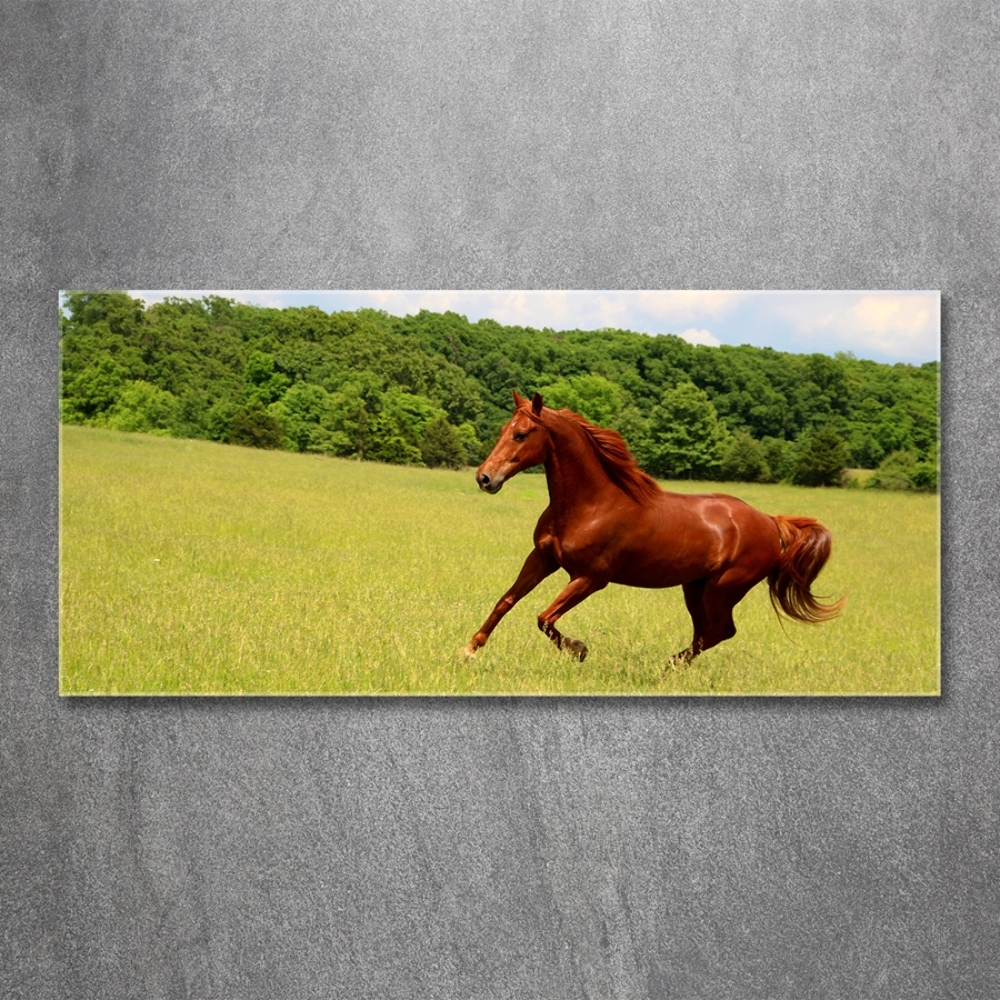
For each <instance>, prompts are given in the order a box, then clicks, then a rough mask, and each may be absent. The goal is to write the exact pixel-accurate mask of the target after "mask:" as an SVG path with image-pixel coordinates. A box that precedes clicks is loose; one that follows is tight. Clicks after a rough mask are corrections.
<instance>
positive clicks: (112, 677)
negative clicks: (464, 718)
mask: <svg viewBox="0 0 1000 1000" xmlns="http://www.w3.org/2000/svg"><path fill="white" fill-rule="evenodd" d="M61 462H62V470H61V475H62V486H61V531H62V539H61V664H60V688H61V691H62V693H64V694H155V693H163V694H195V693H197V694H346V693H353V694H386V693H401V694H532V693H544V694H587V693H592V694H920V695H933V694H937V693H939V677H940V671H939V611H938V608H939V573H938V539H939V505H938V498H937V497H936V496H927V495H910V494H904V493H887V492H881V491H873V490H871V491H866V490H816V489H802V488H797V487H790V486H762V485H746V484H705V483H677V484H665V485H667V486H668V488H673V489H677V490H679V491H691V492H704V491H706V490H719V491H722V492H731V493H736V494H737V495H739V496H741V497H743V498H744V499H745V500H747V501H748V502H749V503H752V504H754V505H755V506H757V507H759V508H760V509H762V510H764V511H766V512H767V513H771V514H776V513H782V514H798V515H807V516H811V517H816V518H818V519H819V520H820V521H822V522H823V523H824V524H826V525H827V526H828V527H829V528H830V530H831V532H832V533H833V539H834V553H833V558H832V559H831V561H830V564H829V565H828V567H827V568H826V570H824V572H823V574H822V575H821V576H820V578H819V580H818V581H817V585H816V587H815V588H814V589H815V591H816V592H817V593H819V594H821V595H824V596H840V595H841V594H844V593H846V594H847V595H848V603H847V608H846V611H845V613H844V614H843V616H842V617H841V618H839V619H838V620H836V621H834V622H831V623H828V624H825V625H821V626H815V627H812V626H806V625H801V624H798V623H796V622H787V623H785V625H784V628H783V627H782V625H781V624H780V623H779V621H778V619H777V617H776V616H775V614H774V612H773V611H772V609H771V606H770V602H769V601H768V598H767V589H766V584H764V585H761V586H759V587H757V588H756V589H755V590H754V591H753V592H751V594H750V595H749V596H748V597H747V598H745V599H744V601H743V602H742V603H741V604H740V605H739V606H738V607H737V609H736V624H737V627H738V629H739V633H738V635H737V636H736V638H735V639H732V640H730V641H729V642H726V643H723V644H722V645H721V646H719V647H717V648H715V649H712V650H709V651H708V652H707V653H705V654H703V655H702V656H701V657H700V658H699V659H697V660H696V661H695V662H694V663H693V664H691V665H690V666H689V667H686V668H684V669H680V670H665V669H664V668H665V664H666V662H667V658H668V656H669V655H670V654H671V653H674V652H676V651H677V650H679V649H681V648H683V647H684V646H686V645H687V643H688V642H689V640H690V629H691V625H690V620H689V618H688V616H687V612H686V610H685V608H684V602H683V596H682V594H681V591H680V590H679V589H674V590H668V591H642V590H633V589H629V588H625V587H615V586H611V587H609V588H608V589H607V590H605V591H603V592H601V593H599V594H596V595H594V596H593V597H591V598H589V599H588V600H587V601H586V602H584V603H583V604H582V605H580V606H579V607H578V608H575V609H574V610H573V611H572V612H570V613H569V614H568V615H567V616H566V618H565V619H564V620H563V622H564V625H565V629H564V630H565V631H566V632H568V633H569V634H570V635H572V636H575V637H579V638H581V639H583V640H584V641H585V642H586V643H587V644H588V646H589V647H590V655H589V656H588V658H587V660H586V661H585V662H584V663H582V664H581V663H577V662H576V661H575V660H572V659H571V658H570V657H569V656H567V655H565V654H562V653H560V652H559V651H557V650H556V649H555V648H554V647H553V646H552V644H551V643H549V642H548V640H546V639H545V638H544V637H543V636H542V635H541V634H540V633H539V632H538V629H537V627H536V625H535V617H536V615H537V614H538V612H539V611H540V610H542V608H544V607H545V606H546V605H547V604H548V603H549V602H550V601H551V600H552V599H553V597H554V596H555V594H556V593H558V591H559V590H560V589H561V588H562V586H563V585H564V583H565V581H566V576H565V574H564V573H561V572H560V573H558V574H556V575H555V576H553V577H552V578H550V579H549V580H547V581H546V582H545V583H544V584H543V585H542V586H540V587H539V588H538V589H537V590H536V591H534V592H533V593H532V594H530V595H529V596H528V597H527V598H525V600H523V601H522V602H521V604H520V605H518V607H516V608H515V609H514V610H513V611H512V612H511V613H510V614H509V615H508V616H507V617H506V618H505V619H504V621H503V622H501V624H500V625H499V627H498V628H497V630H496V632H495V633H494V635H493V637H492V639H491V640H490V643H489V644H488V645H487V646H486V647H485V648H484V649H482V650H481V651H480V652H479V655H478V657H477V658H476V659H475V660H474V661H471V662H469V661H466V660H465V659H464V658H463V657H462V656H461V655H460V650H461V649H462V647H463V646H464V645H465V644H466V643H467V642H468V640H469V638H470V636H471V635H472V634H473V633H474V632H475V631H476V630H477V629H478V628H479V626H480V625H481V624H482V622H483V620H484V618H485V617H486V615H487V614H488V612H489V611H490V609H491V608H492V607H493V604H494V603H495V602H496V600H497V599H498V598H499V597H500V596H501V595H502V594H503V592H504V591H505V590H506V589H507V587H508V586H509V585H510V583H511V582H512V581H513V579H514V577H515V576H516V574H517V572H518V570H519V569H520V566H521V563H522V562H523V560H524V557H525V556H526V555H527V553H528V551H529V549H530V546H531V532H532V529H533V527H534V523H535V520H536V519H537V517H538V515H539V513H540V512H541V511H542V509H543V508H544V507H545V504H546V502H547V493H546V488H545V478H544V476H540V475H521V476H518V477H517V479H515V480H513V481H512V482H511V483H510V484H508V485H507V486H506V487H505V488H504V490H503V492H502V493H500V494H499V495H497V496H495V497H490V496H486V495H485V494H481V493H480V492H479V491H478V489H477V488H476V485H475V483H474V481H473V476H472V473H471V471H469V470H466V471H464V472H460V473H458V472H448V471H443V470H430V469H412V468H402V467H393V466H385V465H378V464H374V463H367V462H353V461H349V460H340V459H331V458H325V457H321V456H312V455H294V454H290V453H286V452H262V451H254V450H250V449H243V448H236V447H231V446H225V445H218V444H212V443H209V442H204V441H182V440H175V439H171V438H160V437H150V436H144V435H138V434H120V433H114V432H111V431H101V430H96V429H92V428H82V427H64V428H63V430H62V457H61ZM560 627H561V628H562V627H563V625H562V624H561V625H560Z"/></svg>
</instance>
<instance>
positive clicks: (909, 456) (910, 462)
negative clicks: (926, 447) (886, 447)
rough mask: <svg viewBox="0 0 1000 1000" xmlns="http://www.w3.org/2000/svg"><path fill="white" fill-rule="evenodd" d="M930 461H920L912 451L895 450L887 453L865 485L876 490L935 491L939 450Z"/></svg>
mask: <svg viewBox="0 0 1000 1000" xmlns="http://www.w3.org/2000/svg"><path fill="white" fill-rule="evenodd" d="M929 457H930V461H926V462H919V461H918V460H917V456H916V455H914V454H913V452H910V451H894V452H892V453H891V454H890V455H886V457H885V459H884V460H883V462H882V464H881V465H880V466H879V467H878V469H877V470H876V472H875V474H874V475H873V476H870V477H869V479H868V481H867V482H866V483H865V486H866V487H867V488H868V489H875V490H917V491H919V492H922V493H933V492H935V491H936V490H937V488H938V469H937V452H936V450H935V451H934V452H932V454H931V455H930V456H929Z"/></svg>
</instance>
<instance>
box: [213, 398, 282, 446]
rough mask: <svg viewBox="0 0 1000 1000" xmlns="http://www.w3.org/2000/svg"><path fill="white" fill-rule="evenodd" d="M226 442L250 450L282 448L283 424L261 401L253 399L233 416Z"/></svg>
mask: <svg viewBox="0 0 1000 1000" xmlns="http://www.w3.org/2000/svg"><path fill="white" fill-rule="evenodd" d="M226 441H227V443H228V444H241V445H245V446H246V447H248V448H280V447H281V424H280V423H279V422H278V420H277V418H276V417H275V416H274V414H272V413H269V412H268V411H267V410H266V409H264V404H263V403H261V401H260V400H259V399H253V400H251V401H250V402H249V403H247V404H246V405H245V406H241V407H240V408H239V409H238V410H237V411H236V413H235V414H234V415H233V418H232V420H231V421H230V424H229V431H228V433H227V435H226Z"/></svg>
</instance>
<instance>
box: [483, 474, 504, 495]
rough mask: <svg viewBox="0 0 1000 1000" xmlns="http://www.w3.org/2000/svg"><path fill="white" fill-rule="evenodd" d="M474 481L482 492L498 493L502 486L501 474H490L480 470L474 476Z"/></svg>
mask: <svg viewBox="0 0 1000 1000" xmlns="http://www.w3.org/2000/svg"><path fill="white" fill-rule="evenodd" d="M476 482H477V483H478V484H479V488H480V489H481V490H482V491H483V492H484V493H499V492H500V487H501V486H503V476H490V475H488V474H487V473H485V472H480V473H479V474H478V475H477V476H476Z"/></svg>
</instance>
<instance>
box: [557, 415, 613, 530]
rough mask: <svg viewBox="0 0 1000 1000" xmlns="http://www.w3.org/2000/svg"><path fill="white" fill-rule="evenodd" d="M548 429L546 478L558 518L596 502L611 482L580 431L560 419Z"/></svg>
mask: <svg viewBox="0 0 1000 1000" xmlns="http://www.w3.org/2000/svg"><path fill="white" fill-rule="evenodd" d="M546 427H547V429H548V431H549V434H550V436H551V438H552V441H551V443H550V445H549V454H548V457H547V458H546V459H545V478H546V480H547V482H548V487H549V504H550V506H551V507H552V512H553V514H554V515H555V516H556V517H557V518H558V517H559V516H560V515H563V514H566V513H567V512H568V511H570V510H571V509H572V508H573V507H577V506H579V505H580V504H585V503H588V502H590V501H592V500H594V499H596V498H597V497H598V495H599V494H600V493H602V492H603V491H604V490H605V489H606V488H607V487H608V486H610V485H611V480H610V479H609V478H608V474H607V473H606V472H605V471H604V467H603V466H602V465H601V460H600V459H599V458H598V457H597V454H596V453H595V451H594V446H593V445H592V444H591V443H590V441H589V440H588V438H587V435H586V432H585V431H584V430H583V429H582V428H581V427H578V426H577V425H576V424H575V423H573V422H572V421H571V420H567V419H566V418H565V417H559V416H554V417H553V418H551V419H550V420H549V421H547V422H546Z"/></svg>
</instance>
